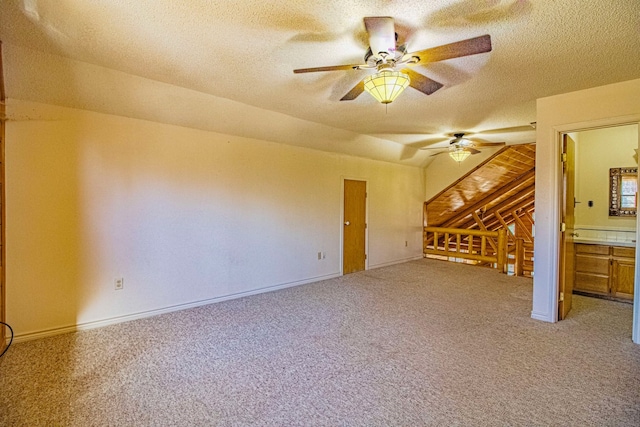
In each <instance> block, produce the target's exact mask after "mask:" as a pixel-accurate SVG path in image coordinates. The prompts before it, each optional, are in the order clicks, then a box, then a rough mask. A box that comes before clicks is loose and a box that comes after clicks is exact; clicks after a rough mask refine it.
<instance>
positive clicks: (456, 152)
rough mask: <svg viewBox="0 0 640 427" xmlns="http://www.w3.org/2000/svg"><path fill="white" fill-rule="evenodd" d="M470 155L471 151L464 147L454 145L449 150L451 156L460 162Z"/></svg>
mask: <svg viewBox="0 0 640 427" xmlns="http://www.w3.org/2000/svg"><path fill="white" fill-rule="evenodd" d="M470 155H471V153H470V152H468V151H467V150H465V149H464V147H453V148H452V149H451V150H449V156H450V157H451V158H452V159H453V160H455V161H456V162H458V163H461V162H462V161H463V160H464V159H466V158H467V157H469V156H470Z"/></svg>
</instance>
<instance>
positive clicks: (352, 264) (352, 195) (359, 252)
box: [342, 179, 367, 274]
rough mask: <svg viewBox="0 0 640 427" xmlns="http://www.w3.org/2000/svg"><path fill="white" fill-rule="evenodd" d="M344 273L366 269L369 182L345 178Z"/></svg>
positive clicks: (343, 223)
mask: <svg viewBox="0 0 640 427" xmlns="http://www.w3.org/2000/svg"><path fill="white" fill-rule="evenodd" d="M343 194H344V198H343V211H342V213H343V215H342V220H343V221H342V274H349V273H354V272H356V271H362V270H365V269H366V262H367V249H366V248H367V182H366V181H361V180H355V179H344V180H343Z"/></svg>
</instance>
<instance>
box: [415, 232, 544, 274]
mask: <svg viewBox="0 0 640 427" xmlns="http://www.w3.org/2000/svg"><path fill="white" fill-rule="evenodd" d="M423 252H424V255H425V256H427V255H435V256H439V257H445V258H447V259H449V258H454V259H462V260H469V261H472V262H474V261H475V263H478V264H490V265H491V266H492V267H494V268H496V269H498V271H500V272H502V273H507V272H510V274H514V275H516V276H525V275H526V276H531V274H532V272H533V243H532V242H527V241H526V240H524V239H521V238H517V239H515V238H514V239H512V240H511V242H510V241H509V235H508V234H507V230H505V229H500V230H497V231H483V230H473V229H472V230H470V229H465V228H444V227H424V250H423ZM511 266H512V267H511Z"/></svg>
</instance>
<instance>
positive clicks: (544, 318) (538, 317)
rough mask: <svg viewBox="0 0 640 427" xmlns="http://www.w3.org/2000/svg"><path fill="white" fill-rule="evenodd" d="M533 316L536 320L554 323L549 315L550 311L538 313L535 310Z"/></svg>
mask: <svg viewBox="0 0 640 427" xmlns="http://www.w3.org/2000/svg"><path fill="white" fill-rule="evenodd" d="M531 318H532V319H535V320H542V321H543V322H550V323H553V319H551V318H550V317H549V314H548V313H536V312H535V311H532V312H531Z"/></svg>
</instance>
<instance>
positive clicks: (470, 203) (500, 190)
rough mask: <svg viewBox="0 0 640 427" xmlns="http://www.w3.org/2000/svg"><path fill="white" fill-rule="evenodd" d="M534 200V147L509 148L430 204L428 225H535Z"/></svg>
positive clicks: (474, 226) (517, 146)
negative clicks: (533, 216) (533, 219)
mask: <svg viewBox="0 0 640 427" xmlns="http://www.w3.org/2000/svg"><path fill="white" fill-rule="evenodd" d="M534 199H535V144H523V145H510V146H506V147H504V148H503V149H501V150H500V151H498V152H497V153H496V154H495V155H494V156H493V157H491V158H489V159H487V160H486V161H485V162H483V163H481V164H480V165H478V166H477V167H476V168H474V169H473V170H471V171H470V172H468V173H467V174H466V175H464V176H463V177H461V178H460V179H458V180H457V181H456V182H455V183H453V184H452V185H450V186H449V187H447V188H446V189H445V190H443V191H441V192H440V193H438V194H436V195H435V196H434V197H432V198H431V199H430V200H429V201H427V202H426V203H425V226H430V227H449V228H479V229H487V230H497V229H499V228H502V227H505V226H506V225H507V224H511V223H513V222H516V223H519V222H522V221H523V218H524V221H525V222H527V223H532V222H533V221H532V218H531V216H532V214H533V211H534ZM523 228H524V227H523ZM526 228H529V227H526ZM527 240H528V239H527Z"/></svg>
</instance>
